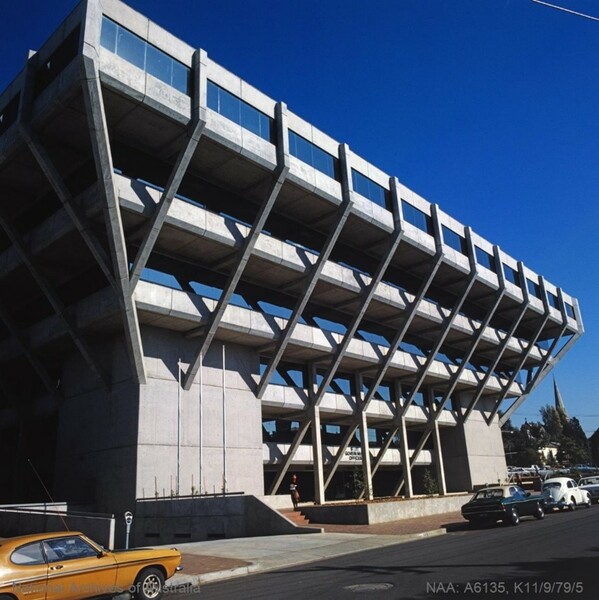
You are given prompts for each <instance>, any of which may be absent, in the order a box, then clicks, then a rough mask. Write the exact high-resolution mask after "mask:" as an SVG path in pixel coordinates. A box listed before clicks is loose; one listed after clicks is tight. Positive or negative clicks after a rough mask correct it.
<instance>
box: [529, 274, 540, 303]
mask: <svg viewBox="0 0 599 600" xmlns="http://www.w3.org/2000/svg"><path fill="white" fill-rule="evenodd" d="M526 287H527V288H528V292H529V293H530V294H532V295H533V296H534V297H535V298H539V299H540V298H541V286H540V285H539V284H538V283H536V282H534V281H531V280H530V279H528V278H527V279H526Z"/></svg>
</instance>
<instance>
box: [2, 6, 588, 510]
mask: <svg viewBox="0 0 599 600" xmlns="http://www.w3.org/2000/svg"><path fill="white" fill-rule="evenodd" d="M0 115H1V118H0V191H1V194H0V281H1V287H0V290H1V291H0V373H1V376H0V390H1V399H2V400H1V401H2V404H1V406H0V428H1V429H2V446H3V447H2V450H3V455H4V456H9V457H10V459H9V462H10V465H9V466H8V473H9V475H10V485H9V486H7V487H6V491H4V494H5V495H6V496H7V499H9V498H10V499H11V500H19V501H21V500H24V499H26V498H22V497H20V496H36V495H37V491H36V489H37V488H36V486H37V482H36V481H34V480H32V476H31V473H30V472H29V470H28V465H27V460H26V459H27V458H31V459H32V463H35V464H36V465H37V467H38V468H37V471H38V472H41V475H42V476H43V477H42V478H43V479H45V480H46V481H48V482H50V483H51V485H52V489H53V491H54V495H55V496H56V498H57V499H60V500H80V501H86V502H90V501H91V502H94V503H95V504H96V506H97V508H98V509H99V510H103V511H106V510H108V511H111V512H112V511H120V510H124V509H127V508H128V507H130V506H131V503H132V502H134V500H135V499H140V498H141V499H143V498H145V499H149V498H156V497H158V498H162V497H170V496H173V495H179V496H185V495H191V496H194V495H198V494H213V493H222V492H244V493H246V494H254V495H263V494H276V493H277V492H279V493H285V491H286V488H287V485H286V480H287V477H288V476H289V474H290V472H291V471H293V472H295V473H297V474H298V475H299V477H300V487H301V488H302V491H303V495H304V499H306V500H307V499H311V498H312V497H313V498H314V500H315V501H316V502H320V503H322V502H324V501H325V500H326V499H329V498H338V497H343V496H347V495H350V494H354V493H356V492H358V493H360V492H361V494H362V495H367V496H372V495H375V496H381V495H399V494H402V495H405V496H413V495H415V494H419V493H422V492H424V491H427V490H430V485H431V478H432V480H433V482H434V484H435V485H436V486H437V488H438V490H439V491H440V492H441V493H444V492H451V491H463V490H467V489H470V488H472V487H473V486H475V485H479V484H482V483H484V482H488V481H496V480H497V479H498V478H501V477H503V476H504V475H505V458H504V455H503V449H502V443H501V435H500V425H501V423H503V422H504V421H505V420H506V419H507V418H509V416H510V415H511V414H512V413H513V411H514V410H515V409H516V408H517V407H518V406H519V405H520V404H521V403H522V402H523V401H524V400H525V399H526V397H527V396H528V395H529V394H530V393H531V391H532V390H533V389H534V388H535V386H536V385H537V384H538V383H539V382H540V381H541V380H542V379H543V378H544V377H545V376H546V375H547V373H548V372H549V371H550V370H551V368H553V366H555V364H556V363H557V362H558V361H559V359H560V358H561V357H562V356H563V355H564V353H565V352H566V351H567V350H568V349H569V347H570V346H571V345H572V344H573V343H574V342H575V341H576V340H577V339H578V337H579V336H580V335H581V334H582V332H583V325H582V320H581V315H580V311H579V308H578V303H577V301H576V299H575V298H573V297H572V296H570V295H569V294H567V293H566V292H565V291H563V290H562V289H561V288H559V287H557V286H556V285H554V284H552V283H550V282H549V281H547V280H545V279H544V278H543V277H542V276H540V275H538V274H536V273H534V272H533V271H532V270H530V269H529V268H528V267H526V265H524V264H523V263H522V262H521V261H518V260H516V259H514V258H512V257H510V256H509V255H507V254H505V253H504V252H503V251H502V250H501V248H500V247H499V246H497V245H493V244H492V243H491V242H489V241H487V240H485V239H483V238H481V237H480V236H478V235H477V234H476V233H475V232H474V231H472V230H471V229H470V228H468V227H465V226H463V225H462V224H461V223H459V222H457V221H456V220H455V219H452V218H451V217H450V216H449V215H448V214H447V213H445V212H443V210H442V209H441V208H439V206H437V205H436V204H431V203H429V202H428V201H427V200H425V199H424V198H422V197H420V196H418V195H417V194H416V193H415V192H413V191H412V190H410V189H408V188H407V187H405V186H404V185H402V184H401V183H400V182H399V181H398V180H397V179H396V178H395V177H393V176H389V175H388V174H385V173H383V172H382V171H381V170H379V169H378V168H376V167H375V166H374V165H371V164H370V163H368V162H367V161H366V160H365V159H364V158H362V157H360V156H357V155H356V154H354V153H353V152H352V151H351V149H350V148H349V147H348V146H347V145H346V144H343V143H339V142H338V141H336V140H333V139H332V138H330V137H329V136H327V135H326V134H324V133H323V132H321V131H319V130H317V129H316V128H315V127H313V126H312V125H311V124H310V123H307V122H306V121H304V120H302V119H301V118H300V117H299V116H297V115H295V114H294V113H292V112H291V111H289V110H288V109H287V107H286V106H285V104H284V103H283V102H278V101H275V100H273V99H271V98H269V97H267V96H265V95H264V94H262V93H261V92H260V91H259V90H257V89H255V88H253V87H252V86H251V85H250V84H248V83H246V82H245V81H242V80H241V79H240V78H238V77H237V76H235V75H234V74H232V73H230V72H228V71H226V70H225V69H223V68H222V67H220V66H219V65H218V64H216V63H214V62H213V61H212V60H211V59H210V57H209V55H208V54H207V52H206V51H204V50H197V49H194V48H191V47H189V46H188V45H187V44H185V43H183V42H182V41H180V40H178V39H177V38H176V37H174V36H173V35H171V34H170V33H168V32H166V31H164V30H163V29H161V28H160V27H159V26H158V25H156V24H154V23H152V22H150V21H149V20H148V19H146V18H145V17H143V16H142V15H140V14H139V13H137V12H135V11H133V10H132V9H130V8H129V7H127V6H126V5H125V4H123V3H121V2H119V1H118V0H89V1H88V2H84V3H83V4H81V5H79V6H78V7H76V8H75V10H74V11H73V13H72V14H71V15H70V16H69V17H68V18H67V19H66V20H65V22H64V23H63V25H62V26H61V27H60V28H59V29H58V30H57V31H56V32H55V33H54V34H53V35H52V36H51V37H50V38H49V40H48V41H47V43H46V44H44V46H43V47H42V48H40V49H39V50H38V51H37V52H36V53H33V54H32V55H31V56H30V58H29V59H28V60H27V62H26V64H25V65H24V69H23V71H22V72H21V73H20V74H19V75H18V76H17V77H16V79H15V80H14V81H13V83H12V84H11V85H10V86H9V87H8V88H7V89H6V90H5V91H4V92H2V94H1V95H0ZM348 127H349V125H348ZM366 457H368V460H366ZM352 486H353V487H352ZM350 488H352V489H351V490H350Z"/></svg>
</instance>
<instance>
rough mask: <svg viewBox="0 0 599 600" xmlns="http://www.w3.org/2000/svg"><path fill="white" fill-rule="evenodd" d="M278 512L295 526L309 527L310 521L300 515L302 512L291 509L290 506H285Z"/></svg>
mask: <svg viewBox="0 0 599 600" xmlns="http://www.w3.org/2000/svg"><path fill="white" fill-rule="evenodd" d="M279 512H280V513H281V514H282V515H284V516H285V517H287V518H288V519H289V520H290V521H291V522H292V523H293V524H294V525H295V526H296V527H309V526H310V521H309V520H308V519H307V518H306V517H304V515H302V513H301V512H300V511H298V510H292V509H290V508H286V509H283V510H279Z"/></svg>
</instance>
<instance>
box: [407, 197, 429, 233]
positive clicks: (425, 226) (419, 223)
mask: <svg viewBox="0 0 599 600" xmlns="http://www.w3.org/2000/svg"><path fill="white" fill-rule="evenodd" d="M401 206H402V212H403V218H404V219H405V220H406V221H407V222H408V223H410V225H414V227H418V229H420V230H421V231H424V232H426V233H428V234H429V235H432V234H433V220H432V219H431V217H430V216H429V215H427V214H426V213H424V212H422V211H421V210H419V209H418V208H416V207H415V206H412V205H411V204H410V203H409V202H406V201H405V200H402V201H401Z"/></svg>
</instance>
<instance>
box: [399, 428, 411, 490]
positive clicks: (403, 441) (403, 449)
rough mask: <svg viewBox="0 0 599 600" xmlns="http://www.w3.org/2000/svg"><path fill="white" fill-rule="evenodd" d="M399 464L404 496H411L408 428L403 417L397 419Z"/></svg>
mask: <svg viewBox="0 0 599 600" xmlns="http://www.w3.org/2000/svg"><path fill="white" fill-rule="evenodd" d="M399 423H400V425H399V432H400V446H399V452H400V454H401V464H402V466H403V480H404V486H405V496H406V498H411V497H412V496H413V495H414V488H413V487H412V471H411V470H410V448H409V446H408V428H407V427H406V419H405V417H400V419H399Z"/></svg>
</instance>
